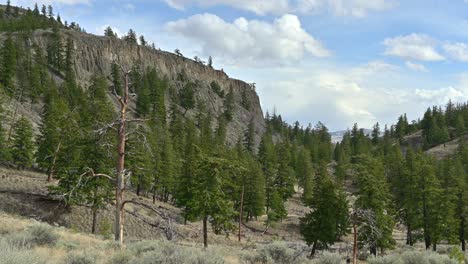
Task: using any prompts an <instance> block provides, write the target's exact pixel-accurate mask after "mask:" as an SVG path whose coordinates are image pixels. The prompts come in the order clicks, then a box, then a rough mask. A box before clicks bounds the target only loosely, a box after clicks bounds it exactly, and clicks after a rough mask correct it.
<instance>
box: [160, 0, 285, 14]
mask: <svg viewBox="0 0 468 264" xmlns="http://www.w3.org/2000/svg"><path fill="white" fill-rule="evenodd" d="M164 1H165V2H166V3H167V4H168V5H169V6H171V7H173V8H176V9H179V10H184V9H186V8H188V7H190V6H194V5H196V6H202V7H211V6H217V5H225V6H231V7H234V8H238V9H242V10H246V11H250V12H254V13H256V14H258V15H266V14H284V13H287V12H288V11H289V0H267V1H265V0H164Z"/></svg>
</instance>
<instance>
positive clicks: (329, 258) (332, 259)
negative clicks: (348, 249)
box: [313, 252, 343, 264]
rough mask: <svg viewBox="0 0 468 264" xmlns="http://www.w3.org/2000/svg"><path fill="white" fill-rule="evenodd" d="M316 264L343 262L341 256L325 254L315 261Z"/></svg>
mask: <svg viewBox="0 0 468 264" xmlns="http://www.w3.org/2000/svg"><path fill="white" fill-rule="evenodd" d="M313 263H314V264H341V263H343V260H342V258H341V256H340V255H339V254H332V253H329V252H325V253H324V254H323V255H321V256H319V257H318V258H317V259H316V260H314V261H313Z"/></svg>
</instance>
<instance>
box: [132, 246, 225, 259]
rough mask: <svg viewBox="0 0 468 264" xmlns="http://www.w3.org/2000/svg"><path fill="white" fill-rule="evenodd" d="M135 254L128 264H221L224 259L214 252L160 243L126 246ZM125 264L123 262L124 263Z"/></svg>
mask: <svg viewBox="0 0 468 264" xmlns="http://www.w3.org/2000/svg"><path fill="white" fill-rule="evenodd" d="M128 250H129V251H130V252H132V253H133V254H135V257H133V258H132V259H130V261H129V262H128V263H132V264H133V263H135V264H152V263H164V264H222V263H224V259H223V258H222V257H221V256H219V255H218V254H217V253H216V252H215V251H213V250H211V249H208V250H201V249H197V248H189V247H182V246H178V245H176V244H173V243H169V242H162V241H142V242H137V243H134V244H130V245H129V246H128ZM124 263H125V262H124Z"/></svg>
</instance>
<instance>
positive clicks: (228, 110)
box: [224, 87, 235, 122]
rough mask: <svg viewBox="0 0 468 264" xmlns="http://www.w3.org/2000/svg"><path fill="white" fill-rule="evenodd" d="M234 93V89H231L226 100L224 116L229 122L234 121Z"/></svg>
mask: <svg viewBox="0 0 468 264" xmlns="http://www.w3.org/2000/svg"><path fill="white" fill-rule="evenodd" d="M234 104H235V99H234V91H233V88H232V87H231V88H229V92H228V94H227V95H226V99H225V100H224V115H225V116H226V120H227V121H229V122H230V121H232V115H233V112H234Z"/></svg>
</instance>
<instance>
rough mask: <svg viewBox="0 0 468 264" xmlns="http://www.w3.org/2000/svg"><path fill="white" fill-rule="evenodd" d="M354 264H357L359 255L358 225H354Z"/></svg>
mask: <svg viewBox="0 0 468 264" xmlns="http://www.w3.org/2000/svg"><path fill="white" fill-rule="evenodd" d="M353 238H354V242H353V264H357V254H358V247H357V224H356V223H353Z"/></svg>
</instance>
